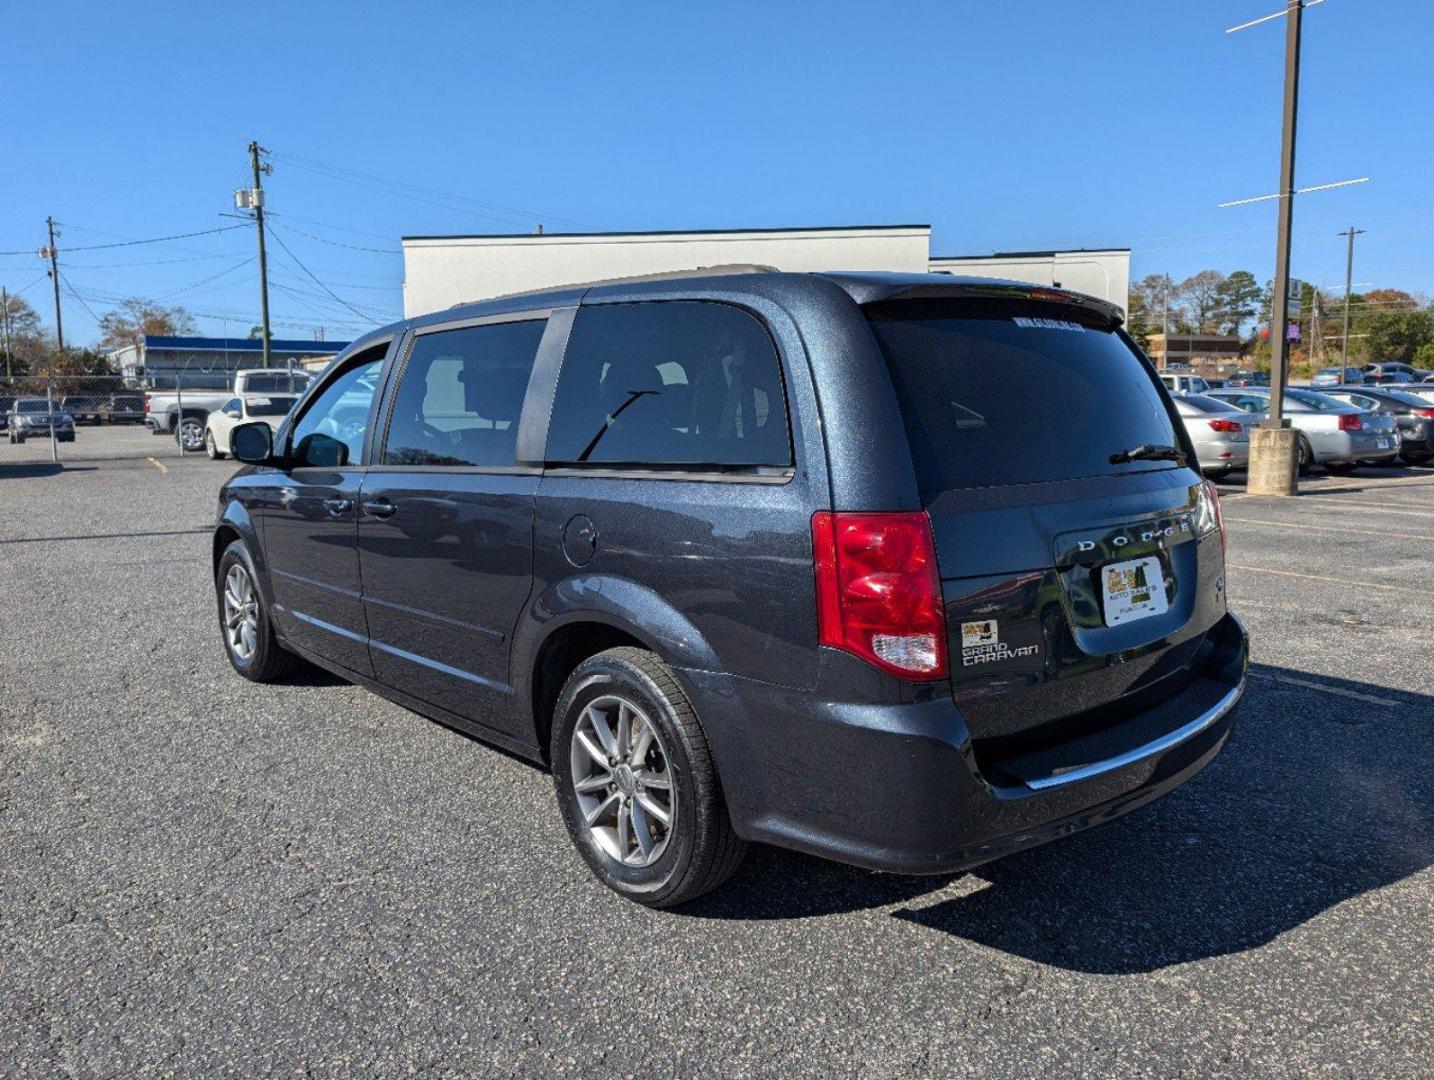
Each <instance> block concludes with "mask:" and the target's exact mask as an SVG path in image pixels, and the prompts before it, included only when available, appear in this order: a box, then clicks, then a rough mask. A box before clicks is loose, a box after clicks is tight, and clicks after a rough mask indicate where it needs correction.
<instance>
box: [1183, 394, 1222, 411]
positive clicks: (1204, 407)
mask: <svg viewBox="0 0 1434 1080" xmlns="http://www.w3.org/2000/svg"><path fill="white" fill-rule="evenodd" d="M1186 406H1189V413H1190V415H1193V414H1195V413H1225V412H1230V411H1232V409H1233V408H1234V407H1233V406H1232V405H1231V404H1230V403H1229V402H1228V401H1221V400H1219V399H1218V398H1212V397H1206V396H1205V395H1204V394H1186V395H1185V396H1184V397H1180V398H1176V399H1175V408H1176V409H1177V410H1178V411H1179V412H1180V413H1181V415H1186Z"/></svg>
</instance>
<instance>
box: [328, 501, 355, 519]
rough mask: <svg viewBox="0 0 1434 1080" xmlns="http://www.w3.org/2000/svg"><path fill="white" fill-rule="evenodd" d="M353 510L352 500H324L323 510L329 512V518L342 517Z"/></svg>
mask: <svg viewBox="0 0 1434 1080" xmlns="http://www.w3.org/2000/svg"><path fill="white" fill-rule="evenodd" d="M353 508H354V501H353V500H352V499H325V500H324V509H325V510H327V511H328V512H329V516H330V517H343V516H344V515H345V514H347V513H348V512H349V511H350V510H352V509H353Z"/></svg>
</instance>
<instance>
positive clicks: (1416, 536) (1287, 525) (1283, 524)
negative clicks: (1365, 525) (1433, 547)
mask: <svg viewBox="0 0 1434 1080" xmlns="http://www.w3.org/2000/svg"><path fill="white" fill-rule="evenodd" d="M1235 521H1238V522H1239V523H1240V524H1242V525H1272V526H1274V527H1275V528H1277V529H1315V530H1317V531H1319V532H1337V533H1349V534H1350V535H1352V536H1364V537H1368V536H1371V535H1377V536H1388V537H1393V538H1395V539H1398V540H1429V541H1431V542H1434V534H1430V533H1399V532H1389V531H1388V530H1387V529H1380V530H1379V531H1378V532H1377V533H1372V532H1371V530H1369V529H1346V528H1343V527H1341V526H1339V525H1303V524H1300V523H1298V522H1294V521H1266V520H1264V519H1263V518H1247V517H1231V516H1230V515H1229V514H1226V515H1225V522H1226V524H1229V523H1230V522H1235Z"/></svg>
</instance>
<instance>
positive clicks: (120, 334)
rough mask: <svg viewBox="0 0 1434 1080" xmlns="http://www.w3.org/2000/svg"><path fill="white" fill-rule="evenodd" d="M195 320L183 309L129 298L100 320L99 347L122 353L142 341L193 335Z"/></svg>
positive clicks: (133, 297) (135, 297) (137, 298)
mask: <svg viewBox="0 0 1434 1080" xmlns="http://www.w3.org/2000/svg"><path fill="white" fill-rule="evenodd" d="M194 329H195V327H194V317H193V316H192V315H190V314H189V312H187V311H185V310H184V308H182V307H165V306H164V305H162V304H158V303H155V302H154V301H153V300H144V299H142V298H140V297H138V296H132V297H130V298H129V299H128V300H123V301H121V302H120V305H119V307H118V308H116V309H115V310H114V311H111V312H108V313H107V314H106V315H105V316H104V318H102V319H101V320H100V347H101V348H102V349H109V350H113V349H122V348H124V347H125V346H126V345H138V344H139V340H140V338H142V337H158V336H164V335H171V334H192V333H194Z"/></svg>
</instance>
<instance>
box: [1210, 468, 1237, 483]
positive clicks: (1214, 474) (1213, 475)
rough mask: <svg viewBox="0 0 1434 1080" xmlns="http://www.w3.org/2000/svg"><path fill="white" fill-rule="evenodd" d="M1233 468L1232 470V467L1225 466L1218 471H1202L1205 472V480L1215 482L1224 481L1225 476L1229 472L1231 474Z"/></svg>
mask: <svg viewBox="0 0 1434 1080" xmlns="http://www.w3.org/2000/svg"><path fill="white" fill-rule="evenodd" d="M1233 468H1234V466H1233V465H1226V466H1224V467H1223V468H1219V469H1206V470H1204V471H1205V478H1206V479H1207V480H1215V481H1219V480H1223V479H1225V477H1227V476H1229V475H1230V472H1231V470H1232V469H1233Z"/></svg>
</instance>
